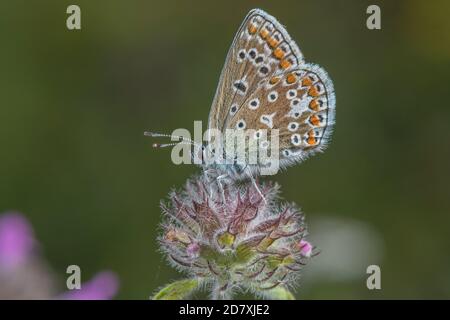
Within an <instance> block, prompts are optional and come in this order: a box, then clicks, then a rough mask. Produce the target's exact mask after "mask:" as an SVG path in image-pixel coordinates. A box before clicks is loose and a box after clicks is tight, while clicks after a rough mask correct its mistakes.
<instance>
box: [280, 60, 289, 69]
mask: <svg viewBox="0 0 450 320" xmlns="http://www.w3.org/2000/svg"><path fill="white" fill-rule="evenodd" d="M290 66H291V63H290V62H289V60H287V59H283V60H281V61H280V67H281V68H283V69H287V68H289V67H290Z"/></svg>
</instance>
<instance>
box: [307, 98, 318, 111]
mask: <svg viewBox="0 0 450 320" xmlns="http://www.w3.org/2000/svg"><path fill="white" fill-rule="evenodd" d="M309 108H310V109H311V110H314V111H319V103H318V102H317V100H316V99H314V100H311V102H310V103H309Z"/></svg>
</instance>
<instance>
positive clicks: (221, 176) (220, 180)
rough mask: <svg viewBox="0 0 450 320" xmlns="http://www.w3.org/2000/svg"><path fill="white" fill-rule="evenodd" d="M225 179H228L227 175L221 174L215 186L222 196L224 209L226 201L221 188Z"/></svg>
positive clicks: (223, 190)
mask: <svg viewBox="0 0 450 320" xmlns="http://www.w3.org/2000/svg"><path fill="white" fill-rule="evenodd" d="M227 177H228V174H222V175H220V176H218V177H217V178H216V181H217V185H218V186H219V189H220V192H221V194H222V201H223V205H224V207H226V206H225V204H226V199H225V189H224V188H223V184H222V180H224V179H226V178H227Z"/></svg>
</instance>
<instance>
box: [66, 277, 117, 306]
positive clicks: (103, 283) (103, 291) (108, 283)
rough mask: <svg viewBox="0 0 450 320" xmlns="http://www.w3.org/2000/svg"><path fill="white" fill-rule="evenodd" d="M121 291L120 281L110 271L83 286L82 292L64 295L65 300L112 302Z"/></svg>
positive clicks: (75, 291)
mask: <svg viewBox="0 0 450 320" xmlns="http://www.w3.org/2000/svg"><path fill="white" fill-rule="evenodd" d="M118 289H119V279H118V278H117V276H116V274H115V273H113V272H110V271H103V272H100V273H97V274H96V275H95V276H94V278H92V279H91V280H89V281H88V282H86V283H83V284H81V289H80V290H71V291H67V292H66V293H64V294H62V295H61V296H60V297H59V299H63V300H110V299H112V298H114V296H115V295H116V294H117V291H118Z"/></svg>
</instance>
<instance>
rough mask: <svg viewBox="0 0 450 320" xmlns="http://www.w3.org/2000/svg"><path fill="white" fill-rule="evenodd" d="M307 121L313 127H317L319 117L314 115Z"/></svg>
mask: <svg viewBox="0 0 450 320" xmlns="http://www.w3.org/2000/svg"><path fill="white" fill-rule="evenodd" d="M309 121H310V122H311V123H312V125H313V126H318V125H319V124H320V120H319V117H318V116H316V115H313V116H311V117H310V118H309Z"/></svg>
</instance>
